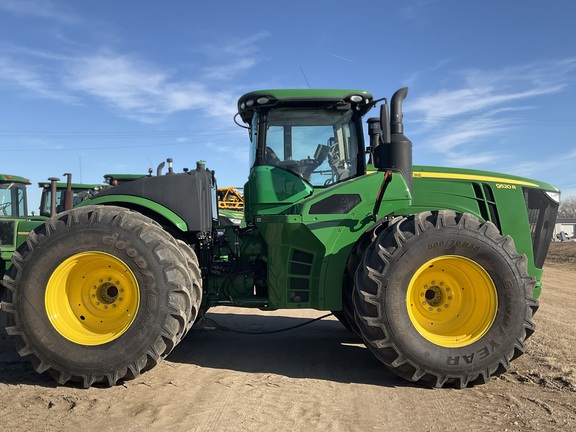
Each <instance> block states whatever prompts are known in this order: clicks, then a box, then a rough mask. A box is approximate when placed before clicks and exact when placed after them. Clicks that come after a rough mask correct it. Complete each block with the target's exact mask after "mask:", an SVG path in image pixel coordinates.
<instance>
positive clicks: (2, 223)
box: [0, 174, 46, 295]
mask: <svg viewBox="0 0 576 432" xmlns="http://www.w3.org/2000/svg"><path fill="white" fill-rule="evenodd" d="M29 184H30V180H28V179H26V178H24V177H19V176H15V175H9V174H0V277H3V276H4V273H5V272H6V270H7V269H8V267H9V266H10V258H11V257H12V254H13V253H14V251H15V250H16V247H17V245H19V244H21V243H22V242H23V241H24V238H25V237H26V235H27V234H28V232H29V231H31V230H32V229H33V228H34V227H35V226H37V225H38V224H39V223H40V222H39V221H37V220H36V222H33V221H31V219H30V218H29V216H28V199H27V196H26V187H27V186H28V185H29ZM44 219H46V218H44ZM1 294H2V288H1V284H0V295H1Z"/></svg>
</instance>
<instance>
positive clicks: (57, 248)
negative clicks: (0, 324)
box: [13, 221, 187, 375]
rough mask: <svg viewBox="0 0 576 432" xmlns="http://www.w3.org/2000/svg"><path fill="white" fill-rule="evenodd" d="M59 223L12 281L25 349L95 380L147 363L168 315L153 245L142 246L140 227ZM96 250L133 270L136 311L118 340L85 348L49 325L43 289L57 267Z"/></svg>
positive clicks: (163, 267)
mask: <svg viewBox="0 0 576 432" xmlns="http://www.w3.org/2000/svg"><path fill="white" fill-rule="evenodd" d="M57 223H58V224H59V226H58V229H57V230H56V231H55V232H54V233H52V234H50V235H48V236H46V237H45V238H44V239H43V242H42V243H41V245H39V247H37V248H35V249H34V248H33V249H32V250H31V251H29V252H28V256H27V257H26V260H25V263H24V265H23V267H22V268H21V269H20V270H19V272H18V277H17V280H16V281H15V290H14V294H13V295H14V303H15V304H16V314H15V316H16V317H18V321H19V322H18V325H19V326H20V330H21V331H20V333H21V334H22V335H24V336H23V337H25V338H26V343H27V345H29V347H30V348H31V349H32V351H33V352H35V353H36V354H37V355H38V357H39V358H40V359H41V360H45V361H47V362H48V363H49V364H50V365H51V366H52V367H55V368H56V369H59V368H61V367H62V368H64V369H66V370H67V371H69V372H70V373H72V374H74V373H78V374H80V375H81V374H85V373H86V371H87V370H90V371H91V373H93V374H95V375H96V374H98V372H97V370H98V368H99V367H100V368H102V373H104V372H105V371H109V370H111V369H115V366H116V365H127V364H130V363H132V362H134V361H138V359H142V358H144V359H145V356H146V352H147V351H148V350H150V349H151V347H152V346H154V344H155V341H156V340H157V338H158V328H159V327H161V326H162V324H163V322H164V320H165V317H166V315H167V314H169V313H170V310H169V308H168V306H167V305H168V304H169V300H168V299H166V298H162V296H166V294H164V293H163V290H162V286H163V285H164V284H169V283H170V281H168V280H167V279H166V277H165V275H166V265H165V264H164V265H163V264H161V260H160V259H159V257H158V256H157V255H156V252H155V244H156V243H157V242H156V240H154V239H153V238H151V239H150V240H149V241H146V240H145V239H144V238H145V237H146V236H147V234H145V233H144V234H142V233H140V235H139V234H138V230H139V228H135V227H134V226H133V225H132V226H129V227H123V226H120V225H119V224H117V223H107V224H98V225H96V226H92V225H88V226H86V225H85V224H82V225H74V224H70V225H66V226H64V224H62V222H60V221H59V222H57ZM149 228H150V227H149ZM152 228H154V229H157V228H156V227H152ZM94 245H97V247H94ZM94 250H96V251H98V252H104V253H108V254H110V255H113V256H114V257H116V258H118V259H119V260H121V261H122V262H123V263H124V264H125V265H126V266H127V267H129V268H130V269H131V271H132V272H133V274H134V276H135V277H136V280H137V282H138V286H139V291H140V293H139V295H140V306H139V309H138V311H137V313H136V317H135V318H134V321H133V322H132V323H131V325H130V327H129V328H128V329H126V331H125V332H124V333H123V334H122V335H120V336H119V337H118V338H116V339H114V340H113V341H110V342H108V343H105V344H102V345H97V346H85V345H79V344H77V343H74V342H71V341H70V340H68V339H66V338H65V337H63V336H62V335H61V334H60V333H58V331H56V329H55V328H54V327H53V326H52V324H51V322H50V320H49V318H48V315H47V313H46V306H45V290H46V286H47V283H48V281H49V279H50V277H51V276H52V274H53V273H54V271H55V270H56V268H57V267H58V265H59V264H61V263H62V262H63V261H64V260H66V259H67V258H69V257H71V256H74V255H75V254H78V253H82V252H89V251H94ZM174 250H175V251H177V248H176V247H175V248H174ZM163 253H164V254H166V251H164V252H163ZM166 258H167V257H166V256H164V257H163V258H162V259H164V260H165V259H166ZM177 258H178V257H177V256H175V257H174V259H175V260H176V259H177ZM174 270H175V271H177V269H174ZM186 277H187V275H186ZM160 354H161V353H160ZM63 365H65V366H63Z"/></svg>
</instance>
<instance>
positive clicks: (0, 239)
mask: <svg viewBox="0 0 576 432" xmlns="http://www.w3.org/2000/svg"><path fill="white" fill-rule="evenodd" d="M64 175H65V176H66V177H67V181H66V182H65V183H59V180H60V179H58V178H56V177H51V178H50V179H49V180H50V181H48V182H40V183H38V186H39V187H40V188H41V189H42V195H41V198H40V215H39V216H38V215H34V212H32V215H29V214H28V198H27V193H26V191H27V189H26V188H27V186H29V185H30V184H31V183H30V180H28V179H26V178H24V177H19V176H13V175H6V174H0V298H1V297H2V294H3V290H4V289H3V287H2V283H1V282H2V278H3V276H4V273H5V272H6V270H7V269H8V268H9V267H10V265H11V261H10V260H11V258H12V254H13V253H14V251H15V250H16V248H17V247H18V246H19V245H21V244H22V243H23V242H24V240H25V238H26V236H27V235H28V233H29V232H30V231H32V230H33V229H34V228H36V227H37V226H38V225H40V224H42V223H43V222H44V221H46V220H47V219H48V217H50V216H53V215H55V214H56V213H58V212H61V211H64V210H69V209H71V208H72V207H73V206H74V205H76V204H78V203H80V202H81V201H82V200H83V199H84V198H86V197H87V195H88V193H89V192H90V191H92V193H94V192H95V191H97V190H98V189H99V188H100V187H101V186H102V185H97V184H82V183H72V182H71V180H72V175H71V174H64ZM52 196H55V197H56V199H55V200H52Z"/></svg>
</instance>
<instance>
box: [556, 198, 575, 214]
mask: <svg viewBox="0 0 576 432" xmlns="http://www.w3.org/2000/svg"><path fill="white" fill-rule="evenodd" d="M558 217H559V218H576V196H573V197H569V198H566V199H563V200H562V202H561V203H560V208H559V209H558Z"/></svg>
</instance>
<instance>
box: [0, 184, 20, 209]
mask: <svg viewBox="0 0 576 432" xmlns="http://www.w3.org/2000/svg"><path fill="white" fill-rule="evenodd" d="M25 203H26V186H24V185H21V184H17V183H4V184H0V217H24V216H26V208H25Z"/></svg>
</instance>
